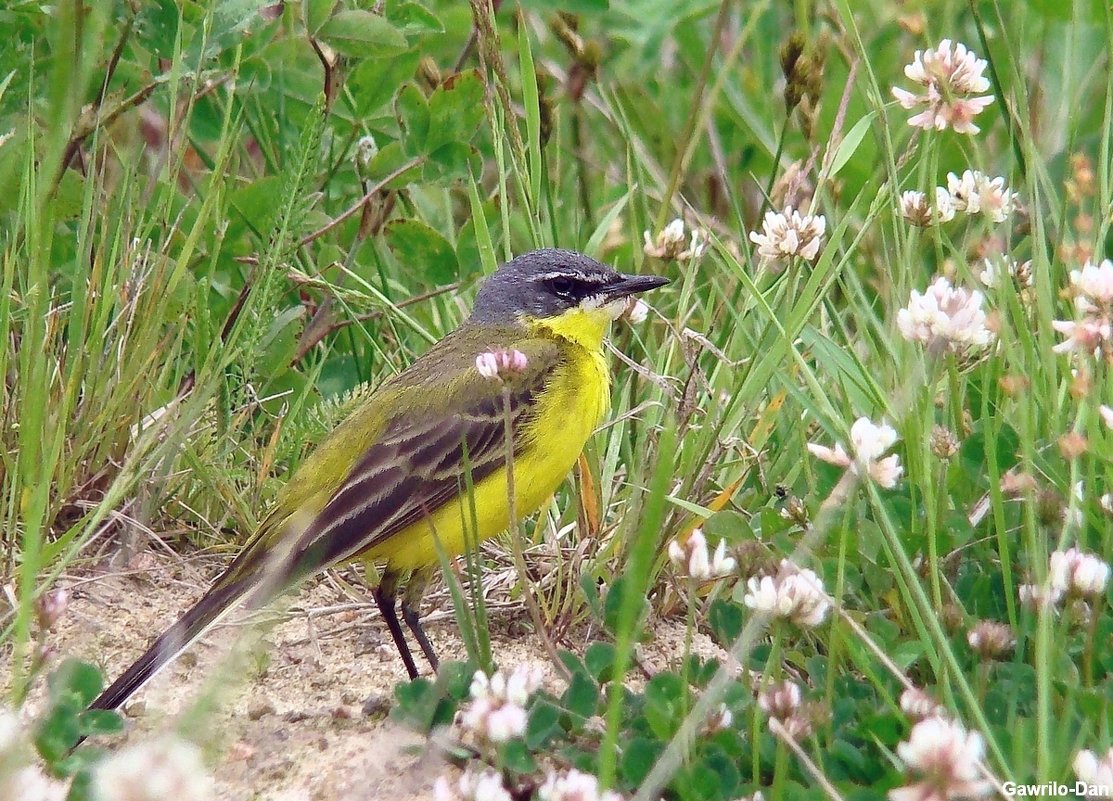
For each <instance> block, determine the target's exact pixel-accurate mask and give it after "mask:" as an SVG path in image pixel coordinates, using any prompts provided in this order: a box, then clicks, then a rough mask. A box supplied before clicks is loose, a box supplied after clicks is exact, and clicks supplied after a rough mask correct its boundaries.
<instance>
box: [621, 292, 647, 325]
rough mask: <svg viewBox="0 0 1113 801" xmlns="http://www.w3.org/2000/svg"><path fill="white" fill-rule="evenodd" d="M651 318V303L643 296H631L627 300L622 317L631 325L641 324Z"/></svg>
mask: <svg viewBox="0 0 1113 801" xmlns="http://www.w3.org/2000/svg"><path fill="white" fill-rule="evenodd" d="M648 318H649V304H648V303H646V302H645V301H644V300H642V299H641V298H634V297H631V298H629V299H627V301H626V308H625V309H623V311H622V319H624V320H625V321H626V322H628V323H629V324H630V325H641V324H642V323H644V322H645V321H646V320H647V319H648Z"/></svg>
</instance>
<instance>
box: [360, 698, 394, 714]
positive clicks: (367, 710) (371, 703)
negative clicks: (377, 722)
mask: <svg viewBox="0 0 1113 801" xmlns="http://www.w3.org/2000/svg"><path fill="white" fill-rule="evenodd" d="M389 711H390V697H389V696H387V695H386V694H384V693H375V694H374V695H370V696H368V698H367V700H366V701H364V702H363V714H365V715H367V716H368V717H385V716H386V714H387V713H388V712H389Z"/></svg>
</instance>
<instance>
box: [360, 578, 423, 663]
mask: <svg viewBox="0 0 1113 801" xmlns="http://www.w3.org/2000/svg"><path fill="white" fill-rule="evenodd" d="M371 594H372V595H373V596H374V597H375V603H377V604H378V605H379V614H381V615H382V616H383V620H385V621H386V627H387V628H388V629H390V636H391V637H393V638H394V644H395V646H397V648H398V655H399V656H400V657H402V664H404V665H405V666H406V672H407V673H409V674H410V679H416V678H417V665H415V664H414V658H413V654H411V653H410V646H409V645H407V644H406V636H405V635H404V634H403V633H402V625H401V624H400V623H399V622H398V613H397V611H396V610H395V608H394V607H395V599H394V593H393V592H390V591H389V590H388V589H387V588H384V586H383V585H382V584H380V585H379V586H378V587H376V588H375V589H374V590H373V591H372V593H371ZM402 609H403V611H402V614H403V615H405V614H406V612H405V607H404V606H403V607H402ZM409 622H410V621H409V618H408V617H407V619H406V623H409ZM410 628H413V626H412V624H411V625H410ZM415 633H416V632H415ZM422 637H424V634H423V635H422ZM422 648H423V649H424V648H425V644H422ZM426 654H428V652H426Z"/></svg>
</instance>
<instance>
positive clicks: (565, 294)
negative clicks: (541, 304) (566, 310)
mask: <svg viewBox="0 0 1113 801" xmlns="http://www.w3.org/2000/svg"><path fill="white" fill-rule="evenodd" d="M547 283H548V284H549V290H550V291H551V292H552V293H553V294H554V295H556V296H557V297H558V298H564V299H566V300H567V299H568V298H571V297H572V290H573V289H574V287H573V285H572V280H571V279H570V278H550V279H549V281H548V282H547Z"/></svg>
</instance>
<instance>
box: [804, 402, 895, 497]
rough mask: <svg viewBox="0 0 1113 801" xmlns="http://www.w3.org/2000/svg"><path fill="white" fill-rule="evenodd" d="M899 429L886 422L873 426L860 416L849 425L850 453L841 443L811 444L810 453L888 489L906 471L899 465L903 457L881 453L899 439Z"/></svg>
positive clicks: (809, 445) (867, 419)
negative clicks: (833, 444)
mask: <svg viewBox="0 0 1113 801" xmlns="http://www.w3.org/2000/svg"><path fill="white" fill-rule="evenodd" d="M897 439H898V438H897V432H896V431H895V430H894V429H893V427H892V426H890V425H888V424H887V423H884V422H883V423H882V424H881V425H874V424H873V423H872V422H870V419H869V418H868V417H859V418H858V419H857V420H855V421H854V425H852V426H851V427H850V446H851V453H849V454H848V453H847V452H846V449H845V448H844V447H843V445H842V443H841V442H836V443H835V447H834V448H828V447H827V446H825V445H816V444H815V443H812V442H809V443H808V452H809V453H811V454H812V456H815V457H816V458H817V459H820V460H822V461H824V462H827V463H828V464H833V465H836V466H838V467H842V468H846V469H849V470H850V471H851V472H852V473H853V474H855V475H857V476H862V477H866V478H870V479H872V480H874V481H876V482H877V483H878V485H879V486H881V487H884V488H885V489H892V488H893V487H894V486H896V483H897V481H899V480H900V477H901V475H902V474H903V472H904V468H902V467H901V466H900V456H897V455H896V454H894V455H892V456H886V457H885V458H884V459H882V458H881V457H882V455H883V454H884V453H885V452H886V451H887V450H889V449H890V448H891V447H893V445H894V444H895V443H896V441H897Z"/></svg>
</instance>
